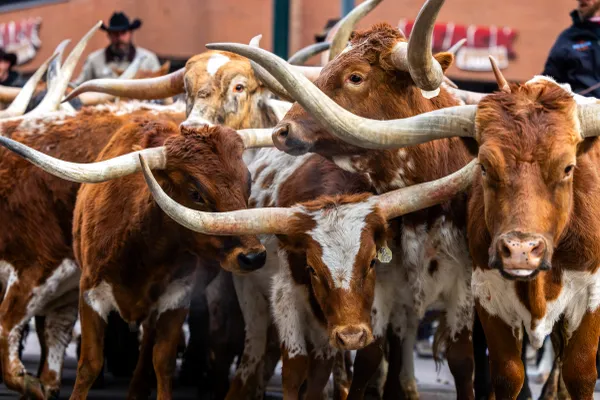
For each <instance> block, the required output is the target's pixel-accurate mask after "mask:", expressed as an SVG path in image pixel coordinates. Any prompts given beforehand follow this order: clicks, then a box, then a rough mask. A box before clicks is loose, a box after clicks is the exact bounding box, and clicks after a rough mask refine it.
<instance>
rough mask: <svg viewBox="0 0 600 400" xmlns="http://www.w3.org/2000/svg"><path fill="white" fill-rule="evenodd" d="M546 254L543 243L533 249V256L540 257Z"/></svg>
mask: <svg viewBox="0 0 600 400" xmlns="http://www.w3.org/2000/svg"><path fill="white" fill-rule="evenodd" d="M543 252H544V245H543V243H542V242H540V243H538V244H537V245H536V246H535V247H534V248H533V249H531V255H533V256H535V257H539V256H541V255H542V253H543Z"/></svg>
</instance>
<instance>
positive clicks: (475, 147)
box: [460, 137, 479, 157]
mask: <svg viewBox="0 0 600 400" xmlns="http://www.w3.org/2000/svg"><path fill="white" fill-rule="evenodd" d="M460 140H462V142H463V143H464V145H465V147H466V148H467V150H468V151H469V153H470V154H471V155H472V156H473V157H477V155H478V154H479V143H477V140H475V138H470V137H461V138H460Z"/></svg>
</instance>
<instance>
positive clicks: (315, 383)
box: [304, 351, 335, 400]
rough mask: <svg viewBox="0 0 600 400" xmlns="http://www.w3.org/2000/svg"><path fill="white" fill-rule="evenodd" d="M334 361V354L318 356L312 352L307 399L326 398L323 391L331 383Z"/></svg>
mask: <svg viewBox="0 0 600 400" xmlns="http://www.w3.org/2000/svg"><path fill="white" fill-rule="evenodd" d="M327 353H329V352H327ZM334 360H335V355H334V354H319V355H316V354H315V352H314V351H313V352H311V354H310V357H309V359H308V375H307V380H306V395H305V396H304V398H305V399H307V400H308V399H315V400H316V399H322V398H324V397H323V391H324V390H325V386H326V385H327V381H329V375H331V369H332V368H333V362H334Z"/></svg>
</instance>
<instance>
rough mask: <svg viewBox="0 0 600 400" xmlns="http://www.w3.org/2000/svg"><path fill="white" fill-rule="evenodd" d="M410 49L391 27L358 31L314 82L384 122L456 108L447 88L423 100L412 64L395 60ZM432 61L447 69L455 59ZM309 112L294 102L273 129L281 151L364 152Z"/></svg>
mask: <svg viewBox="0 0 600 400" xmlns="http://www.w3.org/2000/svg"><path fill="white" fill-rule="evenodd" d="M406 45H407V41H406V39H405V38H404V35H403V34H402V33H401V32H400V31H398V29H396V28H393V27H392V26H390V25H389V24H387V23H382V24H376V25H374V26H373V27H371V28H370V29H368V30H365V31H361V32H357V33H355V34H353V36H352V39H351V42H350V44H349V45H348V47H347V48H346V50H344V52H342V53H341V54H340V55H339V56H338V57H337V58H335V59H334V60H333V61H331V62H329V63H328V64H327V65H326V66H325V67H323V70H322V71H321V74H320V76H319V77H318V78H317V80H316V81H315V82H314V84H315V85H316V86H317V88H319V89H320V90H321V92H322V93H323V94H324V95H325V96H327V97H329V98H331V99H332V100H333V101H334V102H336V103H337V104H339V105H340V106H342V107H343V108H344V109H346V110H348V111H351V112H352V113H354V114H356V115H360V116H363V117H368V118H373V119H379V120H388V119H395V118H404V117H409V116H412V115H416V114H420V113H423V112H427V111H431V110H435V109H438V108H442V107H448V106H451V105H456V104H457V103H456V100H455V99H454V98H453V97H452V96H451V95H450V94H449V93H448V92H446V91H445V90H442V91H441V92H440V94H439V95H438V96H437V97H434V98H432V99H426V98H424V97H423V95H422V93H421V89H420V88H419V87H418V86H417V84H415V81H414V80H413V78H412V77H411V74H410V72H409V71H408V67H407V65H405V64H404V65H402V63H403V62H404V61H399V62H398V61H397V62H395V60H396V59H397V58H396V57H395V53H394V49H402V48H403V46H406ZM404 51H406V49H405V48H404ZM433 57H434V58H435V60H436V62H437V63H439V65H440V66H441V69H442V71H445V70H446V69H447V68H448V67H449V66H450V65H451V64H452V61H453V55H452V54H451V53H438V54H436V55H435V56H433ZM398 64H401V65H398ZM309 111H310V110H309ZM309 111H307V110H306V109H305V108H303V107H302V106H301V105H300V104H299V103H294V105H293V106H292V108H291V109H290V111H289V112H288V113H287V115H286V116H285V118H284V119H282V120H281V121H280V122H279V124H278V125H277V126H276V127H275V129H274V131H273V142H274V143H275V146H277V148H278V149H280V150H282V151H285V152H288V153H291V154H302V153H305V152H307V151H308V152H316V153H319V154H323V155H325V156H334V155H348V154H360V153H362V152H364V151H365V149H362V148H359V147H356V146H353V145H350V144H347V143H345V142H344V141H342V140H340V139H338V138H336V137H335V136H334V135H332V134H331V133H330V132H329V130H328V129H327V128H326V127H324V126H323V125H322V124H320V123H319V122H318V121H317V120H316V119H315V118H314V117H313V116H312V113H310V112H309Z"/></svg>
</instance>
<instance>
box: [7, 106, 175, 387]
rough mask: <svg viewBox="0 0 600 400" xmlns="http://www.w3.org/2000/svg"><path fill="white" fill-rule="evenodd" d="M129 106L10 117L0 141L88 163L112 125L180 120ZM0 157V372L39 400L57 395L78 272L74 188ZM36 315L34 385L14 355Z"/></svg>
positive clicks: (18, 161)
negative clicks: (38, 347)
mask: <svg viewBox="0 0 600 400" xmlns="http://www.w3.org/2000/svg"><path fill="white" fill-rule="evenodd" d="M113 107H116V106H113ZM130 107H131V108H132V110H131V111H130V112H121V113H120V115H117V113H115V112H111V111H109V109H108V107H107V108H105V109H104V110H98V109H84V110H83V111H81V112H79V113H67V112H60V113H55V114H52V115H46V116H41V117H39V118H26V119H22V120H12V121H7V122H2V123H0V129H1V130H2V133H3V134H4V136H7V137H10V138H12V139H14V140H17V141H19V142H22V143H24V144H26V145H28V146H30V147H33V148H37V149H40V150H44V151H46V152H47V153H49V154H51V155H54V156H56V157H60V158H65V159H67V160H71V161H77V162H90V161H93V160H94V159H95V158H96V156H97V155H98V153H99V152H100V150H101V149H102V148H103V147H104V146H105V145H106V143H108V141H109V140H110V138H111V136H112V135H113V133H114V132H115V130H117V129H119V127H121V126H123V125H125V124H126V123H128V122H129V121H130V120H133V121H135V120H137V119H142V120H144V119H153V118H159V116H157V115H153V112H156V111H151V110H158V109H160V112H161V114H163V115H164V118H172V119H175V120H179V121H181V120H182V119H183V118H182V117H183V113H182V112H181V110H182V108H181V107H180V111H179V113H171V114H169V113H168V111H169V109H166V108H164V107H156V106H153V107H150V106H141V105H140V104H139V103H137V109H134V107H133V105H130ZM171 111H175V109H173V108H171ZM0 154H1V156H0V171H2V173H1V174H0V219H2V221H4V223H5V224H6V225H7V226H9V227H10V229H4V230H2V233H0V260H1V261H0V279H2V282H3V285H5V287H6V291H5V292H6V293H5V296H4V298H3V300H2V303H1V304H0V327H1V329H0V354H1V356H2V360H1V364H2V372H3V377H4V382H5V384H6V385H7V386H8V387H9V388H10V389H13V390H17V391H19V392H21V393H23V394H27V395H29V396H32V397H34V398H37V399H43V398H46V397H48V396H51V395H54V394H56V393H58V390H59V385H60V373H61V369H62V361H63V356H64V350H65V346H66V345H67V344H68V342H69V340H70V335H71V331H72V325H73V324H74V323H75V319H76V316H77V287H78V281H79V269H78V268H77V266H76V264H75V262H74V261H73V259H74V258H73V251H72V247H71V242H72V235H71V221H72V213H73V208H74V205H75V197H76V194H77V190H78V187H79V185H77V184H74V183H65V182H63V181H61V180H59V179H58V178H55V177H53V176H51V175H48V174H47V173H45V172H43V171H41V170H40V169H39V168H37V167H35V166H33V165H31V164H29V163H26V162H24V161H23V160H22V159H21V158H19V157H15V156H14V155H13V154H11V153H10V152H7V151H6V150H4V149H3V150H2V151H0ZM36 315H43V316H45V317H46V318H45V322H44V328H45V329H44V330H45V335H44V339H45V341H46V345H47V347H48V352H49V353H48V357H47V358H46V361H45V362H44V366H43V368H42V369H41V375H40V381H41V386H40V382H38V381H37V379H35V378H33V377H31V376H29V375H27V374H26V371H25V368H24V366H23V364H22V363H21V361H20V360H19V357H18V344H19V341H20V336H21V330H22V329H23V324H24V323H25V322H27V321H28V320H30V319H31V318H32V317H33V316H36Z"/></svg>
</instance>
